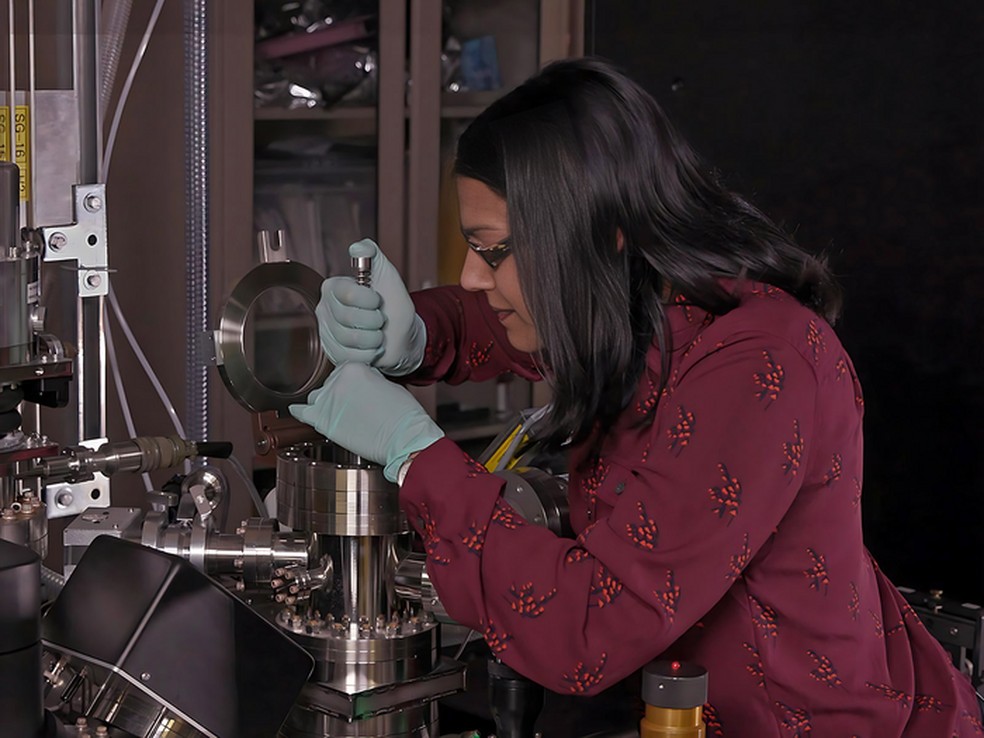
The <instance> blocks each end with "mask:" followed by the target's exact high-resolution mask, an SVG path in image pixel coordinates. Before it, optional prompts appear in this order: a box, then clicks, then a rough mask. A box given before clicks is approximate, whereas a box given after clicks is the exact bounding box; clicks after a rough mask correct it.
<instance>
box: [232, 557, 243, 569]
mask: <svg viewBox="0 0 984 738" xmlns="http://www.w3.org/2000/svg"><path fill="white" fill-rule="evenodd" d="M232 567H233V568H234V569H242V568H243V560H242V559H233V560H232Z"/></svg>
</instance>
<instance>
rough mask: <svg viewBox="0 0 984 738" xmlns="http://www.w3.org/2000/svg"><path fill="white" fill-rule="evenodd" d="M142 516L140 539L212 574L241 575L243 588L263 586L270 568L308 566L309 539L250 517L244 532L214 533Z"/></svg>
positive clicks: (267, 579) (202, 528)
mask: <svg viewBox="0 0 984 738" xmlns="http://www.w3.org/2000/svg"><path fill="white" fill-rule="evenodd" d="M162 522H163V520H162V519H161V518H152V517H151V516H148V517H147V521H146V522H145V523H144V527H143V531H142V537H141V540H140V542H141V543H142V544H143V545H145V546H149V547H151V548H156V549H157V550H158V551H164V552H165V553H169V554H172V555H174V556H180V557H181V558H183V559H187V560H188V561H189V562H191V564H192V565H194V566H195V567H196V568H197V569H199V570H200V571H203V572H205V573H206V574H210V575H212V576H217V575H222V574H231V575H236V576H242V578H243V583H244V585H245V587H246V588H247V589H257V588H262V587H265V586H267V585H268V584H269V583H270V579H271V577H272V574H273V570H274V569H277V568H280V567H284V566H298V567H301V568H304V569H307V568H308V566H309V565H310V561H311V552H310V550H309V549H310V543H309V542H308V539H307V537H306V536H305V535H304V534H303V533H293V532H283V533H281V532H277V531H274V529H273V521H271V520H264V519H262V518H250V519H249V520H247V521H246V525H245V526H244V527H243V533H242V534H239V533H235V534H232V533H219V532H217V531H214V530H209V529H207V528H204V527H202V526H200V525H162V524H161V523H162Z"/></svg>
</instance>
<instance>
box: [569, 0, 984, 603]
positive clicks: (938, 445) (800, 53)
mask: <svg viewBox="0 0 984 738" xmlns="http://www.w3.org/2000/svg"><path fill="white" fill-rule="evenodd" d="M585 48H586V50H587V52H588V53H593V54H597V55H599V56H603V57H606V58H608V59H611V60H613V61H615V62H616V63H618V64H619V65H620V66H622V68H623V69H625V70H626V71H627V72H628V73H629V74H630V76H632V77H634V78H635V79H636V80H637V81H639V82H640V83H641V84H642V85H643V86H644V87H646V89H647V90H649V91H650V92H651V93H652V94H653V95H655V96H656V98H657V100H658V101H659V102H660V103H661V104H662V105H663V107H664V109H665V110H666V111H667V113H668V114H669V116H670V117H671V119H672V120H674V122H675V123H676V124H677V126H678V128H680V129H681V131H682V132H683V133H684V135H685V136H686V137H687V138H688V139H689V140H690V142H691V143H692V144H693V145H694V146H695V147H696V148H697V149H698V151H700V152H701V153H702V154H703V156H704V157H705V158H706V159H707V160H708V161H709V162H710V163H711V164H713V165H714V166H715V167H717V168H718V169H720V170H721V172H722V173H723V174H724V176H725V180H726V181H727V182H728V184H729V185H730V187H731V188H732V189H734V190H736V191H738V192H741V193H742V194H743V195H745V196H747V197H748V198H749V199H751V200H752V201H753V202H755V203H756V204H757V205H758V206H759V207H761V208H762V209H763V210H764V211H765V212H766V213H768V214H769V215H771V216H772V217H773V218H774V219H776V220H777V221H779V222H781V223H782V224H784V225H785V227H786V228H787V229H788V230H790V231H792V232H793V233H794V234H795V236H796V238H797V240H798V241H799V242H800V243H801V244H802V245H803V246H805V247H807V248H809V249H811V250H813V251H815V252H821V251H825V252H827V253H828V254H829V255H830V259H831V263H832V265H833V267H834V269H835V271H836V272H837V273H838V275H839V276H840V278H841V281H842V284H843V285H844V288H845V291H846V308H845V312H844V316H843V318H842V320H841V321H840V322H839V323H838V325H837V326H836V327H837V332H838V334H839V335H840V337H841V340H842V341H843V343H844V344H845V346H846V348H847V350H848V351H849V353H850V354H851V356H852V358H853V360H854V363H855V366H856V368H857V371H858V373H859V375H860V378H861V382H862V385H863V387H864V392H865V446H866V449H865V451H866V454H865V455H866V464H865V479H864V493H863V494H864V496H863V503H862V505H863V508H862V509H863V512H864V524H865V535H866V539H867V543H868V547H869V549H870V550H871V551H872V553H873V554H874V555H875V557H876V558H877V559H878V561H879V563H880V564H881V566H882V568H883V569H884V570H885V571H886V573H887V574H888V575H889V577H890V578H891V579H892V580H893V581H894V582H895V583H896V584H899V585H908V586H912V587H916V588H920V589H928V588H931V587H932V588H941V589H943V590H944V592H945V595H946V596H950V597H954V598H957V599H962V600H969V601H973V602H977V603H981V604H984V586H982V585H984V553H982V546H981V544H980V540H981V534H982V532H984V531H982V528H984V526H982V523H984V499H982V498H984V483H982V482H984V474H982V462H984V453H982V447H984V446H982V441H984V433H982V423H981V420H980V419H981V417H982V412H984V376H982V364H984V361H982V355H984V351H982V342H984V318H982V315H981V309H982V302H984V301H982V300H981V299H980V295H981V294H982V288H981V279H982V277H984V268H982V267H984V243H982V233H984V229H982V226H984V186H982V185H984V3H981V2H980V0H940V1H938V2H935V3H927V2H919V3H917V2H912V1H911V0H893V2H890V3H889V2H884V1H882V0H855V1H854V2H844V1H843V0H834V2H830V1H828V0H824V2H820V1H819V0H801V1H799V2H794V3H791V2H788V0H756V2H754V3H735V2H733V1H732V0H690V1H689V2H675V3H666V2H661V3H655V2H651V0H589V2H588V17H587V38H586V44H585Z"/></svg>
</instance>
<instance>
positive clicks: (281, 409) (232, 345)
mask: <svg viewBox="0 0 984 738" xmlns="http://www.w3.org/2000/svg"><path fill="white" fill-rule="evenodd" d="M322 281H323V280H322V277H321V275H320V274H318V273H317V272H316V271H315V270H314V269H312V268H311V267H308V266H305V265H304V264H300V263H298V262H295V261H280V262H270V263H266V264H260V265H259V266H257V267H254V268H253V269H252V270H251V271H250V272H249V273H248V274H247V275H246V276H245V277H243V278H242V280H241V281H240V282H239V284H237V285H236V287H235V288H234V289H233V291H232V294H231V295H229V299H228V300H227V301H226V304H225V305H224V306H223V308H222V316H221V318H220V321H219V330H218V331H217V332H216V337H215V352H216V363H217V364H218V369H219V374H220V375H221V376H222V381H223V382H225V385H226V387H227V388H228V389H229V392H231V393H232V395H233V397H235V398H236V400H237V401H238V402H239V404H241V405H243V406H244V407H245V408H246V409H247V410H250V411H252V412H265V411H269V410H276V411H277V412H278V413H285V412H286V411H287V406H288V405H290V404H292V403H297V402H304V401H305V400H306V399H307V396H308V394H309V393H310V392H311V391H312V390H315V389H317V388H318V387H320V386H321V385H322V384H323V383H324V381H325V379H326V378H327V376H328V374H329V373H330V372H331V370H332V369H333V368H334V367H333V366H332V364H331V362H330V361H329V360H328V357H327V356H326V355H325V354H324V352H323V351H321V350H320V344H319V348H318V350H317V351H316V353H317V355H318V359H317V361H316V362H315V365H314V366H313V367H312V368H311V374H310V375H309V376H308V378H307V379H306V380H305V381H304V382H303V383H302V384H301V385H300V387H299V388H298V389H297V390H296V391H294V392H282V391H279V390H275V389H272V388H270V387H267V386H266V385H264V384H263V383H262V382H260V381H259V380H258V379H257V378H256V374H255V372H254V370H253V367H252V366H250V364H249V361H248V360H247V358H246V342H245V335H244V333H245V327H246V320H247V317H248V316H249V314H250V310H251V308H252V307H253V304H254V303H255V302H256V300H257V298H258V297H259V296H260V295H261V294H262V293H263V292H265V291H266V290H268V289H272V288H281V289H289V290H292V291H294V292H295V293H297V294H298V295H299V296H300V297H301V298H303V300H304V302H305V304H306V305H307V307H309V308H310V310H311V314H312V315H314V311H315V308H316V307H317V305H318V300H319V299H320V298H321V283H322Z"/></svg>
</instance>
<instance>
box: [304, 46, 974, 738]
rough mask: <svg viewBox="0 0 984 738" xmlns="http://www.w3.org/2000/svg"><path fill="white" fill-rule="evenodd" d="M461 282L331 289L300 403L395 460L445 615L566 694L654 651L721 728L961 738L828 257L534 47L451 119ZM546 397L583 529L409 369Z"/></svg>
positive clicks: (353, 444) (649, 113)
mask: <svg viewBox="0 0 984 738" xmlns="http://www.w3.org/2000/svg"><path fill="white" fill-rule="evenodd" d="M455 171H456V175H457V176H456V181H457V188H458V198H459V204H460V213H461V226H462V232H463V233H464V235H465V238H466V239H467V241H468V244H469V246H470V250H469V253H468V255H467V258H466V260H465V265H464V268H463V270H462V273H461V286H460V287H444V288H438V289H434V290H427V291H423V292H420V293H417V294H415V295H414V296H413V298H412V301H411V298H410V297H409V296H408V295H407V292H406V289H405V288H404V287H403V283H402V281H401V280H400V278H399V275H398V274H397V273H396V271H395V269H394V268H393V267H392V266H391V265H390V264H389V263H388V262H387V261H386V259H385V257H384V256H383V255H382V254H381V253H380V252H379V251H378V249H377V248H376V247H375V244H373V243H372V242H368V241H363V242H360V243H358V244H354V245H353V246H352V249H351V252H352V254H353V255H364V256H372V259H373V264H372V269H373V289H371V290H370V289H367V288H365V287H360V286H358V285H356V284H355V282H354V281H353V280H351V279H348V278H344V277H341V278H333V279H329V280H327V281H326V283H325V285H324V288H323V291H322V295H323V299H322V302H321V304H320V305H319V309H318V314H319V320H320V324H321V329H322V342H323V344H324V346H325V349H326V351H327V352H328V354H329V356H330V357H331V359H332V360H333V361H334V362H335V363H336V364H340V365H341V366H339V367H338V368H337V369H336V370H335V371H334V372H333V374H332V375H331V377H330V378H329V380H328V381H327V382H326V384H325V387H324V388H322V389H321V390H319V391H317V392H316V393H314V394H313V395H312V397H311V398H310V401H309V404H308V405H304V406H294V408H292V411H293V412H294V414H295V415H296V416H297V417H298V418H300V419H301V420H304V421H305V422H308V423H310V424H312V425H314V426H315V427H316V428H318V429H319V430H320V431H322V432H323V433H324V434H325V435H326V436H327V437H328V438H329V439H331V440H334V441H336V442H338V443H340V444H341V445H343V446H345V447H347V448H350V449H351V450H353V451H355V452H357V453H359V454H362V455H363V456H365V457H368V458H370V459H374V460H376V461H379V462H380V463H382V464H385V467H386V468H385V474H386V476H387V477H388V478H389V479H391V480H394V481H399V482H400V484H401V490H400V499H401V503H402V505H403V507H404V509H405V510H406V513H407V516H408V519H409V520H410V521H411V523H412V524H413V525H415V527H416V529H417V531H418V532H419V533H420V535H421V536H422V538H423V540H424V543H425V546H426V550H427V553H428V572H429V574H430V576H431V579H432V580H433V581H434V584H435V587H436V588H437V591H438V593H439V594H440V596H441V599H442V602H443V603H444V605H445V607H446V608H447V610H448V613H449V614H450V615H451V616H452V617H454V618H455V619H456V620H457V621H458V622H460V623H462V624H465V625H469V626H471V627H473V628H476V629H478V630H479V631H480V632H482V633H484V635H485V638H486V640H487V641H488V643H489V645H490V647H491V648H492V650H493V651H494V652H495V653H496V654H497V655H498V656H499V658H501V659H502V660H503V661H504V662H506V663H507V664H508V665H510V666H512V667H513V668H515V669H516V670H518V671H519V672H521V673H523V674H525V675H526V676H528V677H530V678H531V679H534V680H535V681H537V682H540V683H541V684H544V685H545V686H547V687H549V688H551V689H553V690H556V691H560V692H570V693H576V694H591V693H595V692H598V691H600V690H603V689H605V688H606V687H608V686H610V685H612V684H614V683H615V682H616V681H618V680H619V679H621V678H622V677H624V676H626V675H627V674H630V673H632V672H633V671H635V670H636V669H638V668H640V667H641V666H642V665H644V664H645V663H646V662H648V661H649V660H651V659H653V658H654V657H656V656H658V655H663V656H665V657H667V658H675V659H685V660H689V661H694V662H697V663H699V664H701V665H703V666H704V667H706V668H707V670H708V672H709V675H710V697H709V705H708V706H707V708H706V713H705V719H706V721H707V722H708V725H709V726H710V728H711V730H710V731H709V733H710V734H711V735H715V734H717V735H728V736H732V737H733V736H756V737H758V736H793V735H795V736H805V735H815V736H851V735H859V736H969V735H975V734H978V733H979V732H980V731H981V724H980V719H979V713H978V708H977V704H976V700H975V695H974V692H973V690H972V688H971V686H970V684H969V682H968V680H967V679H966V678H965V677H963V676H962V675H960V674H959V673H957V672H956V670H955V669H953V667H952V666H951V665H950V663H949V660H948V658H947V657H946V655H945V653H944V652H943V650H942V648H941V647H940V646H939V645H938V644H937V642H936V641H935V640H934V639H933V638H932V637H931V636H930V635H929V634H928V632H927V631H926V630H925V629H924V628H923V626H922V625H921V624H920V623H919V622H918V620H917V617H916V615H915V614H914V613H913V611H912V610H911V608H909V607H908V605H907V604H906V602H905V600H904V599H903V598H902V596H901V595H900V594H899V592H898V591H897V590H896V589H895V588H894V587H893V586H892V584H891V583H890V582H889V581H888V580H887V579H886V577H885V576H884V575H883V574H882V573H881V572H880V571H879V570H878V567H877V565H876V564H875V563H874V562H873V560H872V558H871V557H870V555H869V554H868V553H867V551H866V550H865V548H864V546H863V543H862V539H861V515H860V509H859V502H860V497H861V479H862V435H861V421H862V413H863V401H862V396H861V389H860V387H859V385H858V382H857V378H856V376H855V373H854V369H853V367H852V365H851V361H850V359H849V358H848V356H847V354H846V353H845V351H844V349H843V347H842V346H841V345H840V343H839V341H838V340H837V337H836V336H835V335H834V333H833V331H832V330H831V328H830V323H831V322H833V320H834V319H835V318H836V316H837V313H838V308H839V293H838V290H837V288H836V286H835V284H834V281H833V279H832V278H831V274H830V272H829V270H828V269H827V267H826V265H825V264H824V263H823V262H822V261H820V260H817V259H816V258H814V257H812V256H810V255H809V254H807V253H806V252H804V251H803V250H801V249H800V248H799V247H797V246H796V245H795V244H794V243H793V242H792V241H791V240H790V239H789V238H788V237H787V236H786V235H785V234H784V233H783V232H782V231H781V230H780V229H779V228H777V227H776V226H775V225H774V224H773V223H772V222H770V221H769V220H768V219H767V218H766V217H765V216H763V215H762V214H761V213H760V212H759V211H757V210H756V209H755V208H754V207H752V206H751V205H749V204H748V203H747V202H746V201H744V200H743V199H741V198H740V197H738V196H737V195H735V194H733V193H731V192H729V191H728V190H726V189H725V188H724V187H723V186H722V185H721V184H720V183H719V182H718V181H717V179H716V178H715V176H714V175H713V174H712V173H711V172H709V170H707V169H706V168H705V167H704V165H703V164H702V163H701V162H700V161H699V159H698V158H697V157H696V155H695V154H694V153H693V152H692V151H691V149H690V148H688V146H687V145H686V143H684V141H683V140H682V139H681V138H680V137H679V136H678V135H677V134H676V133H675V132H674V131H673V129H672V128H671V126H670V124H669V123H668V121H667V120H666V118H665V117H664V115H663V113H662V111H661V110H660V109H659V107H658V106H657V104H656V103H655V101H653V99H652V98H651V97H650V96H649V95H648V94H646V93H645V92H644V91H643V90H642V89H641V88H640V87H638V86H637V85H636V84H634V83H633V82H631V81H630V80H628V79H627V78H625V77H624V76H622V75H621V74H619V73H618V72H616V71H614V70H613V69H612V68H611V67H609V66H608V65H606V64H604V63H602V62H599V61H592V60H578V61H567V62H560V63H556V64H553V65H551V66H549V67H547V68H546V69H545V70H544V71H543V72H541V73H540V74H539V75H537V76H536V77H533V78H532V79H530V80H529V81H527V82H526V83H525V84H523V85H522V86H521V87H519V88H517V89H516V90H514V91H513V92H511V93H509V94H508V95H506V96H505V97H503V98H502V99H500V100H499V101H498V102H496V103H494V104H493V105H492V106H491V107H489V108H488V110H486V111H485V112H484V113H483V114H482V115H481V116H479V117H478V118H477V119H476V120H475V121H474V122H473V123H472V125H471V126H470V127H469V128H468V129H467V131H466V132H465V133H464V134H463V135H462V137H461V139H460V142H459V145H458V151H457V159H456V165H455ZM506 371H511V372H514V373H516V374H519V375H520V376H523V377H526V378H531V379H538V378H539V377H540V375H541V374H542V375H543V377H544V378H545V379H546V381H548V382H550V384H551V385H552V388H553V391H554V401H553V404H552V407H551V409H550V411H549V414H548V415H547V418H546V421H545V429H544V431H543V436H544V438H545V441H546V442H547V443H548V444H551V445H553V446H554V447H564V448H565V449H566V451H567V455H568V462H569V471H570V506H571V522H572V524H573V527H574V529H575V531H576V532H577V534H578V535H577V539H576V540H570V539H563V538H558V537H556V536H554V535H553V534H552V533H550V532H549V531H547V530H545V529H543V528H540V527H536V526H533V525H528V524H526V523H524V522H523V521H522V520H521V519H520V518H519V517H518V516H517V515H516V514H515V513H514V512H513V511H512V509H511V508H510V506H509V505H508V504H506V503H504V502H503V501H502V500H501V499H500V492H501V489H502V481H501V480H500V479H499V478H498V477H496V476H494V475H491V474H488V473H487V472H485V470H484V469H482V468H481V467H480V466H479V465H477V464H476V463H475V462H474V461H472V460H471V459H469V458H467V457H466V456H465V455H464V454H463V453H462V452H461V451H460V450H459V449H458V447H457V446H456V445H455V444H454V443H452V442H451V441H450V440H448V439H446V438H443V433H442V432H441V431H440V429H439V428H438V427H437V426H436V425H435V424H434V423H433V422H432V421H431V420H430V419H429V418H428V417H427V415H426V414H425V413H424V412H423V410H422V409H421V408H420V406H419V405H418V404H417V403H416V401H415V400H414V399H413V398H412V397H411V395H410V394H409V393H408V392H407V391H406V390H405V389H404V388H403V387H401V386H399V385H397V384H394V383H392V382H390V381H388V380H387V379H386V378H384V376H383V375H384V374H385V375H389V376H393V377H400V378H401V380H400V381H402V382H406V381H410V382H431V381H437V380H446V381H450V382H460V381H464V380H467V379H471V380H483V379H488V378H490V377H493V376H495V375H497V374H500V373H502V372H506Z"/></svg>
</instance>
